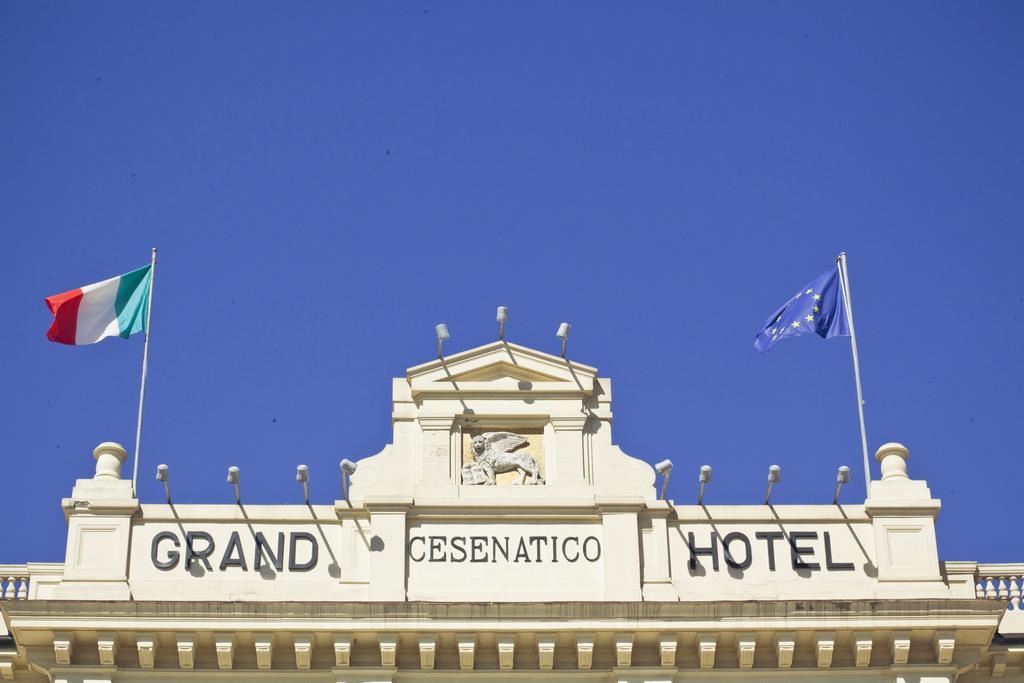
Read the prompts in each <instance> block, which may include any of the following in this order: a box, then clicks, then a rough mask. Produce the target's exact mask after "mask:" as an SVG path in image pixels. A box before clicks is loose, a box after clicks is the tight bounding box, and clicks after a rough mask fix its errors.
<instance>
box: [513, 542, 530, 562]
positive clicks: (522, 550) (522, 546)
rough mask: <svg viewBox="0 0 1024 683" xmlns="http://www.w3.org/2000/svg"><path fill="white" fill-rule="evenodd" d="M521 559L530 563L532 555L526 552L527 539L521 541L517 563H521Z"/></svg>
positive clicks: (517, 552)
mask: <svg viewBox="0 0 1024 683" xmlns="http://www.w3.org/2000/svg"><path fill="white" fill-rule="evenodd" d="M520 557H522V558H523V559H524V560H526V561H527V562H529V561H530V554H529V553H528V552H526V539H525V538H520V539H519V548H517V549H516V559H515V562H516V563H518V562H519V558H520Z"/></svg>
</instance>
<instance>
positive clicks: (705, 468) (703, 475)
mask: <svg viewBox="0 0 1024 683" xmlns="http://www.w3.org/2000/svg"><path fill="white" fill-rule="evenodd" d="M699 481H700V491H698V492H697V505H703V504H704V484H708V483H710V482H711V465H701V466H700V476H699Z"/></svg>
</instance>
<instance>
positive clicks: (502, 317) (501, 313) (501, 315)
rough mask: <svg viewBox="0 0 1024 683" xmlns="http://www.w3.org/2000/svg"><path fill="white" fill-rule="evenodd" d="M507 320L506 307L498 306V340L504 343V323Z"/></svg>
mask: <svg viewBox="0 0 1024 683" xmlns="http://www.w3.org/2000/svg"><path fill="white" fill-rule="evenodd" d="M507 320H508V306H498V339H500V340H502V341H505V322H506V321H507Z"/></svg>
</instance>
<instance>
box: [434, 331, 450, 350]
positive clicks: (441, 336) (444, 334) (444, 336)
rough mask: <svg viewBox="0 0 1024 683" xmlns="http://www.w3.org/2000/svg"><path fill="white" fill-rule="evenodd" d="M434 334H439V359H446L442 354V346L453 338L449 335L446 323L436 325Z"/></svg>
mask: <svg viewBox="0 0 1024 683" xmlns="http://www.w3.org/2000/svg"><path fill="white" fill-rule="evenodd" d="M434 332H435V333H436V334H437V357H438V358H444V354H443V353H442V352H441V344H442V343H444V340H445V339H448V337H450V336H451V335H450V334H448V326H447V325H445V324H444V323H438V324H437V325H434Z"/></svg>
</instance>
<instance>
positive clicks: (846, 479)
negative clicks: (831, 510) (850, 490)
mask: <svg viewBox="0 0 1024 683" xmlns="http://www.w3.org/2000/svg"><path fill="white" fill-rule="evenodd" d="M849 483H850V468H849V467H847V466H846V465H843V466H842V467H840V468H839V470H838V471H837V472H836V492H835V495H833V496H832V504H833V505H839V489H841V488H842V487H843V484H849Z"/></svg>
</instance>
